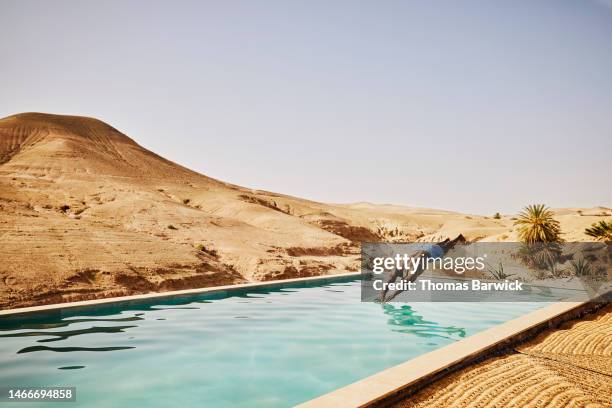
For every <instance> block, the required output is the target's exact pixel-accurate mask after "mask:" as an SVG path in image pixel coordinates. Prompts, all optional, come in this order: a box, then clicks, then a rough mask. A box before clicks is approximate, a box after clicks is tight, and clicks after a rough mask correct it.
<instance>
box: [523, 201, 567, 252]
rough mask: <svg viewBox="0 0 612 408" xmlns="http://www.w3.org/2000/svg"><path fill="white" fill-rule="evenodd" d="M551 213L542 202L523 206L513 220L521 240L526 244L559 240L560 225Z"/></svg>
mask: <svg viewBox="0 0 612 408" xmlns="http://www.w3.org/2000/svg"><path fill="white" fill-rule="evenodd" d="M553 215H554V213H553V212H552V211H551V210H550V208H548V207H546V206H545V205H544V204H532V205H528V206H526V207H525V208H523V211H521V212H520V213H519V217H518V219H517V220H516V221H515V222H514V225H517V226H518V227H519V228H518V233H519V237H520V239H521V241H523V242H524V243H526V244H534V243H551V242H560V241H561V227H560V226H559V221H557V220H555V219H554V218H553Z"/></svg>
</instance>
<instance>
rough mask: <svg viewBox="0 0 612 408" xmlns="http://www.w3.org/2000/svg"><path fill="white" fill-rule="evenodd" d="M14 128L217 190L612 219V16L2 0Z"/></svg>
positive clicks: (339, 4) (424, 5)
mask: <svg viewBox="0 0 612 408" xmlns="http://www.w3.org/2000/svg"><path fill="white" fill-rule="evenodd" d="M0 84H1V85H0V117H4V116H8V115H11V114H14V113H18V112H24V111H40V112H51V113H62V114H73V115H87V116H94V117H97V118H99V119H101V120H104V121H106V122H108V123H109V124H111V125H113V126H115V127H116V128H118V129H119V130H121V131H123V132H125V133H126V134H128V135H129V136H131V137H132V138H134V139H135V140H136V141H137V142H139V143H140V144H141V145H143V146H145V147H146V148H148V149H151V150H153V151H155V152H157V153H159V154H161V155H162V156H165V157H166V158H169V159H170V160H173V161H175V162H178V163H180V164H183V165H185V166H187V167H190V168H192V169H194V170H197V171H199V172H201V173H204V174H206V175H209V176H212V177H216V178H218V179H221V180H224V181H229V182H232V183H236V184H239V185H243V186H246V187H251V188H259V189H266V190H271V191H275V192H282V193H287V194H291V195H296V196H301V197H305V198H311V199H315V200H320V201H327V202H353V201H371V202H380V203H382V202H386V203H397V204H405V205H409V206H422V207H435V208H444V209H453V210H460V211H468V212H475V213H484V214H490V213H493V212H495V211H502V212H514V211H517V210H518V209H519V208H520V207H521V206H523V205H525V204H529V203H536V202H543V203H546V204H548V205H551V206H554V207H563V206H593V205H607V206H612V188H611V187H610V186H611V183H610V176H611V174H612V171H611V170H612V160H611V153H612V2H606V1H604V0H601V1H594V0H591V1H588V0H584V1H579V0H575V1H533V0H529V1H504V2H501V1H498V2H495V1H461V2H459V1H448V2H444V1H419V2H417V1H368V2H365V1H364V2H358V1H312V0H309V1H300V2H298V1H278V2H277V1H263V0H261V1H253V0H249V1H221V0H219V1H215V2H203V1H166V2H151V1H141V2H137V1H131V2H130V1H114V2H111V1H52V2H51V1H24V0H19V1H7V0H0Z"/></svg>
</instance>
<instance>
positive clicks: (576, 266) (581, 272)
mask: <svg viewBox="0 0 612 408" xmlns="http://www.w3.org/2000/svg"><path fill="white" fill-rule="evenodd" d="M571 265H572V269H573V271H574V274H575V275H576V276H590V275H591V264H590V263H589V262H588V261H586V260H584V259H583V258H580V259H578V260H577V261H572V262H571Z"/></svg>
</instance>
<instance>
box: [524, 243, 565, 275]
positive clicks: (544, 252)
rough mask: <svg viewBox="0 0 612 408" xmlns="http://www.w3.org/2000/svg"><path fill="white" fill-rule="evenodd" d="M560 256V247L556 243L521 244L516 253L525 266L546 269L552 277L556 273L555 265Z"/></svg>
mask: <svg viewBox="0 0 612 408" xmlns="http://www.w3.org/2000/svg"><path fill="white" fill-rule="evenodd" d="M561 254H562V250H561V247H560V246H559V244H558V243H556V242H551V243H541V242H540V243H535V244H522V245H521V246H520V247H519V249H518V252H517V256H518V258H520V259H521V260H522V261H523V263H524V264H525V265H527V266H529V267H532V268H536V269H548V270H550V271H551V272H552V273H553V275H555V274H556V273H557V269H556V264H557V262H558V261H559V259H560V257H561Z"/></svg>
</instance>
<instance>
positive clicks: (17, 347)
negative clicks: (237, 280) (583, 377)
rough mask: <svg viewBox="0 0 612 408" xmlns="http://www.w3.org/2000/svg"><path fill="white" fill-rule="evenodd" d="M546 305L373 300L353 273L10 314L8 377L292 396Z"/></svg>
mask: <svg viewBox="0 0 612 408" xmlns="http://www.w3.org/2000/svg"><path fill="white" fill-rule="evenodd" d="M545 305H546V303H512V304H511V303H415V304H412V305H401V304H394V305H380V304H375V303H362V302H361V301H360V284H359V281H358V280H353V281H345V282H338V283H329V284H324V285H320V286H314V285H305V286H303V287H295V288H285V289H275V290H266V291H263V290H257V291H255V290H251V291H241V292H237V293H235V294H233V295H231V296H228V297H222V296H220V295H204V296H203V295H200V296H195V297H190V298H173V299H156V300H148V301H147V302H140V303H122V304H118V305H117V304H116V305H110V306H98V307H97V309H92V310H91V311H87V310H80V311H75V312H66V311H64V312H60V313H56V314H47V315H41V316H38V317H36V318H31V319H28V320H23V319H22V320H8V319H6V318H5V319H0V385H7V386H21V387H24V386H29V387H34V386H75V387H76V388H77V402H76V403H74V402H73V403H45V404H44V406H53V407H59V406H67V407H80V406H83V407H85V406H86V407H121V406H123V407H128V406H131V407H144V406H146V407H171V406H182V407H192V406H193V407H195V406H198V407H288V406H292V405H294V404H297V403H300V402H303V401H306V400H309V399H311V398H314V397H316V396H319V395H321V394H324V393H327V392H329V391H332V390H334V389H336V388H338V387H341V386H343V385H346V384H349V383H351V382H353V381H356V380H359V379H362V378H364V377H366V376H369V375H371V374H374V373H376V372H378V371H380V370H383V369H385V368H388V367H391V366H393V365H396V364H399V363H402V362H404V361H406V360H408V359H410V358H413V357H416V356H418V355H421V354H423V353H426V352H429V351H431V350H434V349H437V348H439V347H442V346H444V345H447V344H449V343H452V342H455V341H458V340H461V339H463V338H465V337H468V336H470V335H472V334H474V333H477V332H479V331H481V330H484V329H487V328H489V327H492V326H494V325H497V324H499V323H502V322H505V321H507V320H510V319H513V318H515V317H518V316H520V315H523V314H525V313H528V312H530V311H532V310H535V309H537V308H540V307H543V306H545ZM49 404H51V405H49ZM10 405H11V406H12V405H15V406H17V405H19V406H20V407H26V406H36V404H31V403H19V404H13V403H11V404H10Z"/></svg>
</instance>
